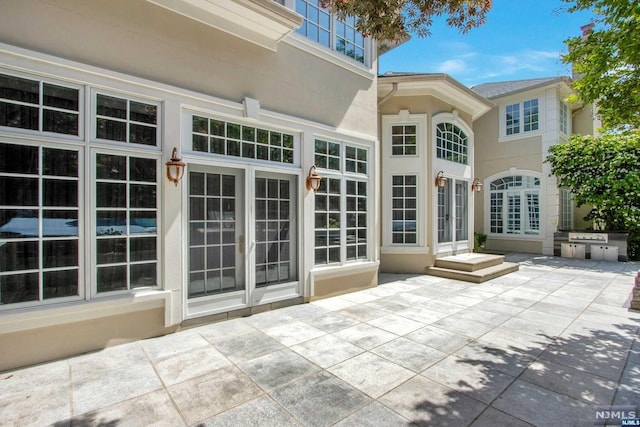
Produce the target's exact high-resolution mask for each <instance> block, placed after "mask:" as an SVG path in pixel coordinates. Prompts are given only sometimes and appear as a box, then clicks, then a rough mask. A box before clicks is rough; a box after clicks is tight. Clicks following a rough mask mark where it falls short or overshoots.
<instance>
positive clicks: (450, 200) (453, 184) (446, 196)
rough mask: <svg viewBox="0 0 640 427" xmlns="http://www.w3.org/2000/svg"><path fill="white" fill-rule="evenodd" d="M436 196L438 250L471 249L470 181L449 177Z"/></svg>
mask: <svg viewBox="0 0 640 427" xmlns="http://www.w3.org/2000/svg"><path fill="white" fill-rule="evenodd" d="M436 197H437V221H436V224H437V252H438V253H445V252H454V251H459V250H466V249H469V182H468V181H467V180H462V179H455V178H449V179H447V181H446V182H445V184H444V186H442V187H438V189H437V196H436Z"/></svg>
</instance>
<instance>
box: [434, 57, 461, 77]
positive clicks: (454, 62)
mask: <svg viewBox="0 0 640 427" xmlns="http://www.w3.org/2000/svg"><path fill="white" fill-rule="evenodd" d="M466 69H467V64H466V62H465V61H464V60H462V59H449V60H447V61H444V62H443V63H441V64H440V65H438V66H437V67H436V70H437V71H438V72H439V73H447V74H455V73H463V72H464V71H466Z"/></svg>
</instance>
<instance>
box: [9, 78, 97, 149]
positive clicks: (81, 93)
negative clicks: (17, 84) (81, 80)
mask: <svg viewBox="0 0 640 427" xmlns="http://www.w3.org/2000/svg"><path fill="white" fill-rule="evenodd" d="M0 74H4V75H7V76H12V77H17V78H21V79H26V80H34V81H37V82H38V83H39V88H40V94H39V100H38V102H39V104H38V105H37V108H38V128H39V129H38V130H32V129H24V128H19V127H11V126H0V133H6V134H14V135H24V136H31V137H36V136H40V137H45V138H51V139H57V140H60V139H62V140H64V141H74V142H83V141H84V139H85V123H86V116H87V114H86V105H85V98H86V97H85V85H81V84H77V83H73V82H70V81H66V80H63V79H58V78H49V77H44V76H39V75H37V74H31V73H25V72H19V71H15V70H12V69H8V68H2V67H0ZM45 83H48V84H51V85H55V86H61V87H65V88H69V89H76V90H77V91H78V135H71V134H64V133H57V132H49V131H44V130H41V129H40V128H41V127H42V126H41V125H42V110H43V109H45V108H46V106H44V105H43V103H42V97H43V93H42V87H43V84H45ZM18 104H21V105H22V104H23V103H21V102H18ZM26 105H32V106H34V107H35V106H36V104H26ZM52 108H53V107H52ZM54 111H58V109H57V108H54Z"/></svg>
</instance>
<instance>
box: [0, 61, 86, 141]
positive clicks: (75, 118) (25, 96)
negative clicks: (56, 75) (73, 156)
mask: <svg viewBox="0 0 640 427" xmlns="http://www.w3.org/2000/svg"><path fill="white" fill-rule="evenodd" d="M0 126H7V127H12V128H20V129H28V130H34V131H42V132H52V133H57V134H63V135H74V136H79V135H80V90H79V89H78V88H74V87H67V86H63V85H60V84H54V83H49V82H44V81H39V80H32V79H26V78H22V77H16V76H10V75H6V74H0Z"/></svg>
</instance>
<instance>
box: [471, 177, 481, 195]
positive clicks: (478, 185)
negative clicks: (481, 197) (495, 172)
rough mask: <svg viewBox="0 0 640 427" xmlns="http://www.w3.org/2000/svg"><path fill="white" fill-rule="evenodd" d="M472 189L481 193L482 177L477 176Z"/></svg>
mask: <svg viewBox="0 0 640 427" xmlns="http://www.w3.org/2000/svg"><path fill="white" fill-rule="evenodd" d="M471 191H475V192H476V193H479V192H481V191H482V183H481V182H480V179H478V178H477V177H476V179H474V180H473V182H472V183H471Z"/></svg>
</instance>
